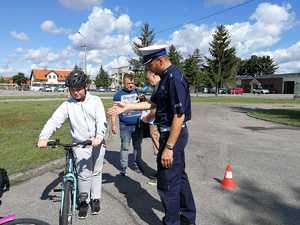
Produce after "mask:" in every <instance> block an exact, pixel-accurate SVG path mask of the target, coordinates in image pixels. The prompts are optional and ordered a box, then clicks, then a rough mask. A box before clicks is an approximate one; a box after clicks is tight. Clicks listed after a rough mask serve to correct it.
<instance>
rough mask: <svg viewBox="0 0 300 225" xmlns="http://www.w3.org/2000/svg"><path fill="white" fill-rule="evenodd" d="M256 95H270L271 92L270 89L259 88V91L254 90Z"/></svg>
mask: <svg viewBox="0 0 300 225" xmlns="http://www.w3.org/2000/svg"><path fill="white" fill-rule="evenodd" d="M253 93H254V94H270V91H269V90H268V89H264V88H258V89H253Z"/></svg>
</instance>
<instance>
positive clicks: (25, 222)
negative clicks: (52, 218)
mask: <svg viewBox="0 0 300 225" xmlns="http://www.w3.org/2000/svg"><path fill="white" fill-rule="evenodd" d="M5 225H50V224H49V223H47V222H44V221H42V220H37V219H30V218H20V219H16V220H13V221H10V222H8V223H5Z"/></svg>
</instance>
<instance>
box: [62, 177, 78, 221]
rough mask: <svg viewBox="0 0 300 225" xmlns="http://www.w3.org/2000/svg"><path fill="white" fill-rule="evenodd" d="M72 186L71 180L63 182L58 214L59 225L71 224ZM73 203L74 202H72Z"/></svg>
mask: <svg viewBox="0 0 300 225" xmlns="http://www.w3.org/2000/svg"><path fill="white" fill-rule="evenodd" d="M72 188H73V184H72V182H71V181H66V182H65V184H64V192H63V193H64V197H63V204H62V210H61V211H60V212H61V214H60V216H59V222H60V223H59V224H60V225H71V224H72V204H71V201H72ZM74 204H75V203H74Z"/></svg>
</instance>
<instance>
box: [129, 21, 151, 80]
mask: <svg viewBox="0 0 300 225" xmlns="http://www.w3.org/2000/svg"><path fill="white" fill-rule="evenodd" d="M154 38H155V35H154V31H153V29H152V28H151V27H150V25H149V24H148V23H145V24H144V25H143V27H142V29H141V34H140V36H139V37H138V40H137V41H135V42H133V44H132V49H133V51H134V53H135V54H136V55H137V58H132V59H130V60H129V63H130V65H131V67H132V70H133V71H134V73H135V81H136V83H137V85H144V83H145V74H144V69H143V64H142V58H143V56H142V55H141V53H140V51H139V50H138V49H139V48H143V47H147V46H149V45H152V44H153V42H154Z"/></svg>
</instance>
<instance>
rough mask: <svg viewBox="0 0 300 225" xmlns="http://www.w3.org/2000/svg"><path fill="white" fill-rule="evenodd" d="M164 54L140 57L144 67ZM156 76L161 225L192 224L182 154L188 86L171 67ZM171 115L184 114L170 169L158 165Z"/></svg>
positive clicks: (154, 99) (188, 108) (192, 210)
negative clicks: (161, 208)
mask: <svg viewBox="0 0 300 225" xmlns="http://www.w3.org/2000/svg"><path fill="white" fill-rule="evenodd" d="M148 48H149V47H148ZM150 48H151V47H150ZM165 54H166V52H165V48H163V49H162V50H161V51H156V52H155V50H154V51H153V52H151V53H150V54H148V55H146V56H145V55H144V58H143V59H144V63H145V62H147V61H149V60H151V56H154V57H158V56H160V55H165ZM147 56H148V57H147ZM160 76H161V81H160V83H159V87H158V89H157V92H156V93H155V94H154V95H153V96H152V97H151V101H152V102H153V103H155V104H156V117H155V123H156V124H157V125H158V127H159V132H160V140H159V146H160V148H159V153H158V156H157V189H158V193H159V195H160V198H161V201H162V204H163V207H164V210H165V217H164V219H163V223H164V224H165V225H180V224H195V219H196V208H195V203H194V198H193V194H192V191H191V187H190V184H189V180H188V177H187V174H186V173H185V154H184V149H185V146H186V144H187V142H188V128H187V127H186V123H185V122H187V121H189V120H191V99H190V91H189V86H188V82H187V80H186V78H185V77H184V76H183V75H182V73H181V72H180V71H179V70H178V69H177V68H176V66H175V65H171V66H170V67H169V68H167V69H166V70H165V71H164V72H163V73H162V74H161V75H160ZM174 114H184V115H185V121H184V124H183V127H182V129H181V132H180V135H179V137H178V139H177V142H176V144H175V145H174V147H173V164H172V166H171V168H165V167H163V166H162V164H161V156H162V152H163V150H164V148H165V145H166V142H167V140H168V137H169V134H170V127H171V123H172V120H173V117H174Z"/></svg>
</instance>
